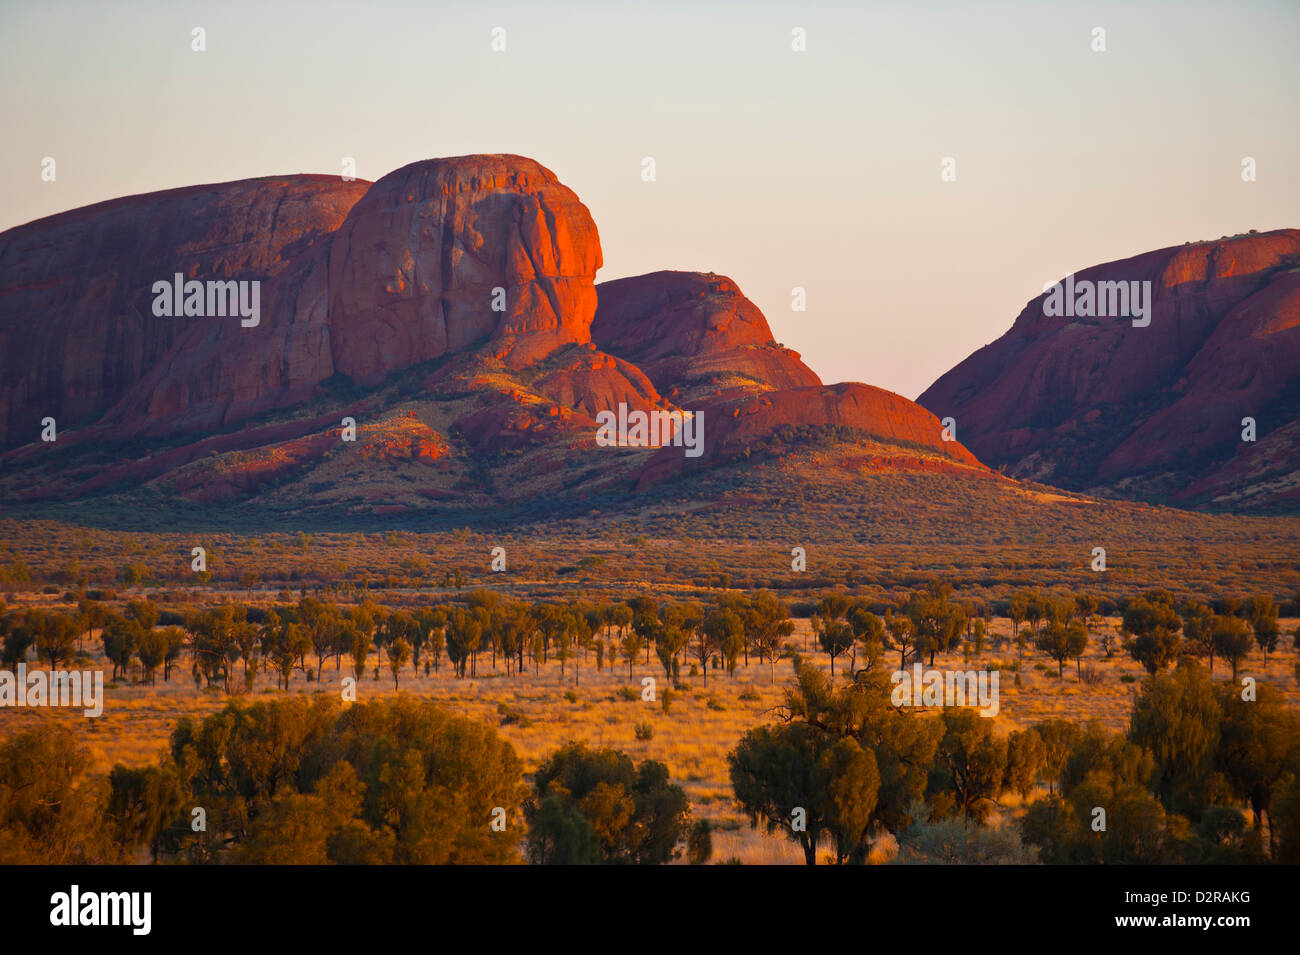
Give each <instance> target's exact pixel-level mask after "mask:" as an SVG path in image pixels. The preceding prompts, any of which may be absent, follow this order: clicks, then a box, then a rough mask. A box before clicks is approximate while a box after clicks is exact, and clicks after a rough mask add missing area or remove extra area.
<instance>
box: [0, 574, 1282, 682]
mask: <svg viewBox="0 0 1300 955" xmlns="http://www.w3.org/2000/svg"><path fill="white" fill-rule="evenodd" d="M1108 603H1109V602H1108ZM793 609H794V611H795V612H796V613H799V614H801V615H804V616H807V617H808V618H809V620H810V624H811V625H810V627H809V628H808V631H807V634H806V636H805V638H804V642H803V645H802V650H803V652H805V653H807V651H808V650H809V645H808V644H809V640H811V641H812V642H813V644H814V645H815V646H816V647H817V648H818V649H820V650H822V651H823V652H824V653H825V654H827V656H828V657H829V658H830V668H831V672H832V674H834V673H835V671H836V668H837V666H839V665H840V664H841V661H842V662H843V664H845V665H847V667H848V672H849V674H850V675H852V674H853V673H855V672H857V671H858V669H859V667H860V666H861V665H863V664H865V665H866V666H874V665H876V663H877V662H878V661H879V660H880V659H881V657H882V655H884V654H886V653H893V654H897V656H896V658H895V659H897V661H898V666H899V668H900V669H902V668H906V667H907V666H908V665H909V664H910V663H912V662H916V661H928V663H929V664H930V665H933V664H934V660H935V657H936V655H937V654H941V653H951V652H954V651H956V650H963V651H967V652H969V651H972V650H973V652H974V653H975V654H976V655H979V654H981V653H982V652H983V651H984V649H985V646H986V643H987V641H988V639H989V635H990V622H991V619H992V617H993V615H994V614H995V613H1000V614H1003V615H1005V616H1006V617H1007V618H1009V619H1010V621H1011V625H1012V635H1011V639H1012V641H1013V642H1014V643H1015V645H1016V646H1017V648H1018V652H1019V655H1020V657H1021V659H1022V660H1023V656H1024V653H1025V651H1026V649H1028V648H1030V647H1033V648H1034V649H1036V650H1037V651H1038V652H1040V653H1042V654H1044V655H1045V656H1047V657H1048V658H1049V659H1051V660H1052V661H1054V662H1055V663H1056V665H1057V674H1058V676H1063V675H1064V667H1065V665H1066V664H1067V663H1069V662H1070V661H1073V662H1074V665H1075V672H1076V675H1077V676H1078V677H1079V678H1080V679H1082V678H1083V671H1082V658H1083V656H1084V654H1085V653H1086V651H1087V649H1088V647H1089V646H1090V645H1091V644H1092V642H1093V640H1094V638H1095V639H1096V640H1097V641H1098V642H1099V644H1100V648H1101V650H1102V651H1103V652H1104V653H1105V655H1106V656H1107V657H1111V656H1113V655H1114V653H1115V652H1116V650H1117V649H1119V648H1122V649H1124V650H1126V651H1127V652H1128V653H1129V654H1130V655H1131V656H1132V657H1133V658H1134V659H1135V660H1137V661H1138V662H1140V663H1141V664H1142V666H1143V667H1144V668H1145V669H1146V670H1147V671H1148V672H1149V673H1158V672H1160V671H1162V670H1164V669H1165V668H1167V667H1168V666H1169V665H1170V664H1172V663H1173V662H1175V661H1176V660H1177V659H1179V658H1180V657H1182V656H1189V655H1190V656H1194V657H1198V658H1200V659H1203V660H1206V661H1207V663H1208V666H1209V668H1210V672H1211V673H1213V672H1214V667H1215V665H1216V663H1225V664H1227V665H1228V666H1229V667H1230V668H1231V670H1232V673H1233V678H1234V680H1235V679H1236V677H1237V675H1238V671H1239V668H1240V665H1241V663H1242V661H1243V660H1244V659H1245V658H1246V657H1247V655H1248V654H1249V653H1250V652H1251V651H1252V649H1254V648H1255V647H1258V648H1259V650H1260V651H1262V652H1263V653H1264V654H1265V656H1267V655H1268V654H1269V653H1272V652H1275V651H1276V650H1277V649H1278V648H1279V646H1280V644H1281V641H1282V633H1281V628H1280V626H1279V623H1278V609H1279V608H1278V606H1277V604H1276V603H1275V602H1274V600H1273V598H1272V597H1271V596H1268V595H1260V596H1254V597H1250V598H1247V599H1241V598H1222V599H1219V600H1215V601H1206V600H1203V599H1200V598H1195V597H1182V598H1176V597H1175V596H1174V595H1172V594H1170V593H1169V592H1168V591H1162V590H1154V591H1149V592H1147V593H1145V594H1142V595H1141V596H1138V597H1134V598H1131V599H1128V600H1125V601H1122V602H1121V603H1119V604H1116V605H1111V606H1106V607H1103V606H1101V605H1100V602H1099V600H1098V599H1097V598H1096V597H1093V596H1090V595H1087V594H1081V595H1053V594H1047V595H1042V594H1039V593H1037V592H1035V591H1030V590H1026V591H1021V592H1019V593H1016V594H1014V595H1013V596H1012V597H1010V598H1009V599H1007V600H1005V601H998V602H988V601H980V600H956V599H954V598H953V595H952V589H951V587H950V586H948V585H947V584H944V583H938V582H933V583H931V584H929V585H927V586H926V587H924V588H921V589H918V590H914V591H912V592H910V593H909V594H907V595H905V596H903V597H901V598H896V599H893V600H887V599H868V598H864V597H850V596H848V595H847V594H844V593H841V592H837V591H831V592H827V593H824V594H822V595H821V597H820V598H818V599H816V600H814V601H810V602H807V603H804V604H801V605H795V606H794V608H793ZM1108 609H1113V610H1116V611H1118V612H1119V614H1120V617H1121V622H1120V626H1119V630H1118V635H1116V634H1114V633H1112V632H1110V631H1109V629H1107V628H1102V629H1101V630H1100V632H1098V633H1097V634H1096V635H1095V637H1094V623H1095V621H1096V618H1097V616H1098V614H1099V612H1104V611H1105V610H1108ZM794 631H795V622H794V620H793V619H792V618H791V608H790V607H787V605H786V604H785V603H784V602H782V601H781V600H779V599H777V598H776V597H775V596H773V595H772V594H771V593H769V592H767V591H758V592H755V593H752V594H731V593H728V594H723V595H721V596H720V597H719V598H718V599H717V600H715V601H714V602H712V603H708V604H706V603H701V602H694V601H685V602H659V601H656V600H654V599H652V598H650V597H646V596H638V597H634V598H632V599H630V600H627V601H624V602H618V603H594V602H590V601H582V600H573V601H569V602H566V603H547V602H528V601H521V600H513V599H509V598H506V597H503V596H502V595H500V594H497V593H494V592H491V591H486V590H477V591H473V592H472V593H469V594H467V595H466V596H465V597H464V598H463V600H461V601H459V602H457V603H450V604H435V605H430V606H424V607H414V608H396V609H393V608H388V607H383V606H381V605H379V604H377V603H375V602H374V601H371V600H362V601H361V602H359V603H354V604H342V605H340V604H337V603H334V602H332V601H328V600H321V599H319V598H317V597H312V596H304V597H302V598H301V599H300V600H299V601H298V602H297V603H296V604H294V603H286V604H278V605H275V606H273V607H271V608H266V607H261V606H248V607H246V606H243V605H240V604H217V605H213V606H210V607H207V608H202V609H195V610H191V611H188V612H185V613H177V612H174V611H166V610H160V609H159V608H158V606H157V605H156V604H155V603H154V602H153V601H151V600H131V601H128V602H127V603H126V604H125V605H124V606H123V607H122V608H121V609H115V608H114V607H112V606H110V605H108V604H105V603H101V602H99V601H96V600H90V599H87V598H82V599H81V600H80V602H79V604H78V608H77V610H76V611H75V612H74V613H60V612H55V611H49V610H43V609H27V610H24V611H11V612H5V607H4V605H3V604H2V603H0V663H3V665H4V666H5V667H7V668H10V669H12V668H13V667H14V666H15V665H16V664H17V663H18V662H20V661H24V660H26V659H28V657H29V656H30V655H32V654H33V653H34V655H35V657H36V660H37V661H38V662H39V663H41V664H44V665H46V666H49V667H50V668H61V667H67V666H69V665H71V664H72V662H73V661H74V660H75V659H77V658H78V657H79V656H80V655H81V654H83V653H84V652H85V646H86V643H87V642H88V641H89V640H90V639H91V638H92V637H93V635H94V634H95V633H98V634H99V638H100V641H101V644H102V649H103V654H104V656H105V657H106V658H107V659H108V660H109V661H110V662H111V663H112V676H113V678H114V679H119V678H121V679H126V678H128V677H129V676H130V675H132V674H134V676H135V677H136V678H137V679H138V680H139V681H140V682H143V683H145V684H154V683H156V681H157V675H158V673H159V671H160V670H161V673H162V678H163V680H164V681H169V680H170V679H171V678H172V676H173V673H174V672H175V671H176V670H177V669H178V668H180V667H181V666H182V665H183V664H182V661H183V660H184V659H185V657H186V655H188V662H189V672H190V674H191V676H192V677H193V679H194V680H195V682H196V684H198V685H201V686H207V687H214V686H219V687H221V688H223V689H224V690H226V691H227V692H229V691H230V690H231V689H232V683H233V682H238V681H240V680H242V681H243V682H244V683H245V685H246V686H250V687H251V686H252V685H253V681H254V680H255V679H256V676H257V674H258V673H259V672H261V671H262V670H264V669H265V670H268V671H269V672H272V673H274V674H275V676H276V682H277V686H280V687H285V688H287V687H288V685H289V683H290V681H291V680H292V679H293V676H294V674H295V673H301V674H303V675H304V677H305V678H306V679H308V680H313V681H317V682H319V680H320V679H321V677H322V671H323V668H324V666H325V664H326V662H327V661H329V660H330V659H332V660H333V663H334V670H335V672H339V671H341V670H342V668H343V660H344V658H345V657H347V658H348V660H349V663H350V670H351V672H352V674H353V675H354V676H355V677H357V678H358V679H359V678H360V677H361V676H362V675H363V674H364V673H365V672H366V670H367V667H368V666H373V668H374V671H375V675H376V677H377V676H378V671H379V669H380V668H381V667H382V668H386V669H387V670H388V671H389V673H390V674H391V678H392V680H393V684H394V687H396V688H399V689H400V687H401V677H402V673H403V671H404V670H405V668H407V667H408V666H409V667H410V668H411V670H412V671H413V672H416V673H418V672H420V670H421V669H423V670H424V672H425V673H426V674H427V673H428V672H430V670H438V669H440V668H441V666H442V664H443V662H444V659H445V662H446V663H447V664H448V665H449V666H450V667H451V670H452V672H453V674H454V675H455V676H456V677H458V678H467V677H469V678H472V677H476V676H477V675H478V671H479V667H480V665H482V664H483V663H484V662H487V663H488V664H490V666H491V668H492V669H493V670H494V671H497V670H498V669H499V668H504V669H505V671H506V674H507V675H510V674H513V673H520V672H524V671H526V670H528V669H529V668H530V667H531V669H532V670H533V672H537V671H538V670H539V669H540V668H541V667H543V666H547V665H549V664H551V663H554V662H558V663H559V669H560V679H561V680H562V681H563V680H567V679H569V678H570V676H571V677H572V679H573V681H574V682H575V683H577V682H580V679H581V670H582V668H583V667H584V666H589V665H592V664H593V663H594V665H595V667H596V668H597V669H604V668H605V667H606V666H609V667H614V666H618V665H620V664H621V665H624V666H626V667H627V670H628V677H629V679H631V678H632V673H633V668H634V667H635V666H636V665H638V664H641V665H644V666H654V665H655V662H656V661H657V663H658V665H659V667H661V668H662V670H663V673H664V675H665V677H666V678H668V679H670V680H672V681H673V682H678V681H679V680H680V679H681V676H682V671H683V668H684V667H689V668H691V669H692V670H694V671H695V672H697V673H698V674H700V675H701V676H703V678H704V680H705V683H706V684H707V682H708V679H709V671H710V670H711V669H712V670H725V671H727V672H728V673H733V674H734V672H735V670H736V668H737V666H739V665H740V663H741V662H742V661H743V663H744V665H745V666H748V665H749V664H750V662H751V660H757V661H758V662H760V663H762V664H765V665H767V667H768V670H769V680H770V681H772V682H775V665H776V662H777V661H778V660H779V659H781V658H783V657H785V656H788V655H789V654H790V653H791V652H792V650H793V649H794V647H793V645H792V644H791V642H790V640H791V637H792V636H793V634H794ZM313 658H314V659H313Z"/></svg>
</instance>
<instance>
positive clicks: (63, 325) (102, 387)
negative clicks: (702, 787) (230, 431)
mask: <svg viewBox="0 0 1300 955" xmlns="http://www.w3.org/2000/svg"><path fill="white" fill-rule="evenodd" d="M369 185H370V184H369V183H366V182H352V183H345V182H342V181H341V180H339V179H338V178H336V177H330V176H273V177H267V178H264V179H248V180H244V181H241V182H231V183H222V184H219V185H212V186H193V187H188V188H184V189H173V190H169V191H167V192H158V193H150V194H148V195H142V196H131V197H127V198H124V199H116V200H113V201H111V202H104V203H99V204H98V205H94V206H87V207H85V208H82V209H76V210H73V211H71V212H66V213H63V214H61V215H56V216H51V217H49V218H46V219H40V220H37V221H35V222H30V223H28V224H26V225H23V226H19V227H17V228H14V229H10V230H9V231H7V232H4V233H2V234H0V448H8V447H13V446H15V445H18V444H24V443H26V442H29V441H33V440H35V439H36V438H37V436H38V434H39V430H40V428H39V422H40V419H41V418H42V417H44V416H46V415H52V416H54V417H55V418H56V419H58V421H59V423H60V425H61V426H65V427H72V426H77V425H82V424H85V423H87V422H89V421H92V420H94V419H96V418H98V417H99V416H100V415H102V414H103V413H104V412H105V411H106V410H107V409H108V408H109V407H110V406H111V405H112V404H114V403H115V402H116V401H117V400H118V399H120V398H121V397H122V396H123V395H124V394H126V392H127V391H128V390H129V388H130V387H131V386H132V385H133V384H135V383H136V382H137V381H138V380H139V379H140V378H141V377H142V376H144V375H145V374H146V373H147V372H148V371H149V370H150V369H152V368H154V367H156V366H157V365H158V364H159V362H160V361H162V360H163V359H164V357H165V356H167V355H168V353H169V352H170V351H171V349H172V348H173V346H174V345H175V344H176V342H177V341H178V340H179V339H180V338H181V337H182V336H183V335H184V334H185V333H186V332H187V331H188V330H189V325H188V324H187V323H186V322H185V321H184V320H178V319H174V318H160V317H155V316H154V314H153V310H152V303H153V293H152V292H151V288H152V285H153V283H154V282H155V281H159V280H167V281H170V280H171V279H172V276H173V275H174V274H175V273H177V272H180V273H182V274H183V275H184V276H185V277H186V278H197V279H200V280H206V279H209V278H213V279H229V278H246V279H262V280H266V279H270V278H272V277H273V276H275V275H277V274H279V273H280V272H282V271H283V270H284V269H286V268H287V267H288V266H289V265H290V263H291V262H292V261H293V260H294V259H295V257H297V256H298V255H299V254H301V252H302V251H303V250H304V249H305V248H306V247H307V246H309V245H310V244H311V243H312V242H313V241H314V240H316V239H318V238H319V237H321V236H323V235H326V234H328V233H330V232H332V231H333V230H334V229H335V228H337V227H338V225H339V224H340V223H341V222H342V221H343V220H344V217H345V216H346V215H347V213H348V210H349V209H351V208H352V205H353V204H354V203H355V202H356V201H357V200H358V199H359V198H361V196H362V195H363V194H364V193H365V191H366V189H367V188H369Z"/></svg>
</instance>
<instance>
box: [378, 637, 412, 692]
mask: <svg viewBox="0 0 1300 955" xmlns="http://www.w3.org/2000/svg"><path fill="white" fill-rule="evenodd" d="M384 652H385V653H386V654H387V655H388V669H389V671H390V672H391V673H392V674H393V689H395V690H396V689H398V688H399V687H398V682H397V678H398V676H399V675H400V674H401V672H402V667H404V666H406V661H407V660H409V659H410V658H411V645H410V644H409V643H407V642H406V639H405V638H404V637H398V638H397V639H396V640H391V641H389V643H388V646H386V647H385V648H384Z"/></svg>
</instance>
